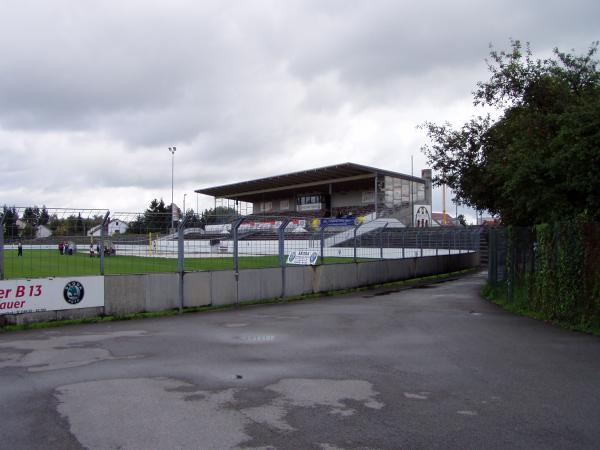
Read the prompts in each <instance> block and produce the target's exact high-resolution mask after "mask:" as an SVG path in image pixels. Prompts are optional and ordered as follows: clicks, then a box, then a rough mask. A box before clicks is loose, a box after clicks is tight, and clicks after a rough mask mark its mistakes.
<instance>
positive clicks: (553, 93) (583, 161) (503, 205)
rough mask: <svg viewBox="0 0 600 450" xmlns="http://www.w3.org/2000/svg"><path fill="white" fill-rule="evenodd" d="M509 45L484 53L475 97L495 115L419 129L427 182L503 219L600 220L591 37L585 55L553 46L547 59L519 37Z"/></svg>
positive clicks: (598, 95) (598, 97)
mask: <svg viewBox="0 0 600 450" xmlns="http://www.w3.org/2000/svg"><path fill="white" fill-rule="evenodd" d="M511 47H512V49H511V51H510V52H505V51H500V52H497V51H494V50H492V51H491V53H490V56H491V58H490V61H488V68H489V70H490V72H491V77H490V79H489V80H488V81H487V82H480V83H478V84H477V88H476V90H475V92H474V93H473V94H474V104H475V105H476V106H485V107H492V108H496V109H497V112H498V116H497V118H496V119H492V117H491V115H487V116H484V117H475V118H472V119H471V120H469V121H468V122H467V123H465V124H463V125H462V127H460V128H457V129H455V128H453V127H452V126H451V125H450V124H448V123H445V124H442V125H437V124H434V123H431V122H426V123H425V124H423V125H422V127H423V128H425V130H426V132H427V135H428V137H429V139H430V141H431V143H430V144H428V145H425V146H423V148H422V150H423V151H424V153H425V154H426V156H427V157H428V162H429V164H431V166H432V168H433V169H434V170H435V171H436V175H435V177H434V183H435V184H437V185H440V184H447V185H448V186H450V187H451V188H452V189H453V190H454V192H455V193H456V197H457V198H456V199H457V200H458V201H460V202H461V203H465V204H467V205H469V206H472V207H475V208H477V209H486V210H488V211H490V212H492V213H494V214H499V215H500V216H501V218H502V220H503V221H504V222H505V223H511V224H523V225H525V224H533V223H541V222H547V221H552V220H554V219H558V218H568V217H574V216H576V215H579V214H585V215H586V216H587V217H588V218H589V219H591V220H598V219H600V196H599V195H598V192H600V151H599V145H600V73H599V71H598V60H597V59H595V55H596V52H597V48H598V43H597V42H596V43H594V44H593V45H592V46H591V47H590V49H589V50H588V52H587V53H586V54H584V55H579V56H578V55H572V54H568V53H563V52H560V51H559V50H558V49H555V50H554V53H553V57H552V58H548V59H544V60H539V59H533V57H532V53H531V50H530V48H529V45H525V47H524V48H523V46H522V44H521V43H520V42H519V41H511Z"/></svg>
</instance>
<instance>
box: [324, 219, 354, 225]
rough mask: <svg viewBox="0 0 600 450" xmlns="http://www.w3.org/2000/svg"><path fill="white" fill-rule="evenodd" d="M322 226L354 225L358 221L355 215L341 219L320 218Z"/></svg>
mask: <svg viewBox="0 0 600 450" xmlns="http://www.w3.org/2000/svg"><path fill="white" fill-rule="evenodd" d="M320 221H321V226H322V227H352V226H354V225H355V223H356V219H355V218H354V217H349V218H340V219H335V218H332V219H320Z"/></svg>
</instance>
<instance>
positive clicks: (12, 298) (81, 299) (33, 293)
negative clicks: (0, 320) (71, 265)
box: [0, 276, 104, 315]
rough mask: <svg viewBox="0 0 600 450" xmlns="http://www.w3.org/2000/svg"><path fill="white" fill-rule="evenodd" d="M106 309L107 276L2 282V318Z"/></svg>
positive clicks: (0, 308) (0, 282)
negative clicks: (23, 314)
mask: <svg viewBox="0 0 600 450" xmlns="http://www.w3.org/2000/svg"><path fill="white" fill-rule="evenodd" d="M96 306H104V277H102V276H92V277H70V278H37V279H31V280H4V281H0V315H1V314H21V313H29V312H41V311H58V310H61V309H76V308H91V307H96Z"/></svg>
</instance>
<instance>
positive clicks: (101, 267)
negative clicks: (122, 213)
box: [100, 211, 110, 275]
mask: <svg viewBox="0 0 600 450" xmlns="http://www.w3.org/2000/svg"><path fill="white" fill-rule="evenodd" d="M109 215H110V211H106V214H105V215H104V219H102V226H101V227H100V275H104V230H105V229H106V227H107V226H108V223H109V222H110V220H109V218H108V216H109Z"/></svg>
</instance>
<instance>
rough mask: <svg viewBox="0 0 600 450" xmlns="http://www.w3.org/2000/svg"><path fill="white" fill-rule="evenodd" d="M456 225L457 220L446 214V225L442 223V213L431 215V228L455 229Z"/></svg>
mask: <svg viewBox="0 0 600 450" xmlns="http://www.w3.org/2000/svg"><path fill="white" fill-rule="evenodd" d="M456 225H458V223H457V220H456V219H455V218H454V217H452V216H450V214H448V213H446V223H444V213H441V212H434V213H431V226H433V227H455V226H456Z"/></svg>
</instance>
